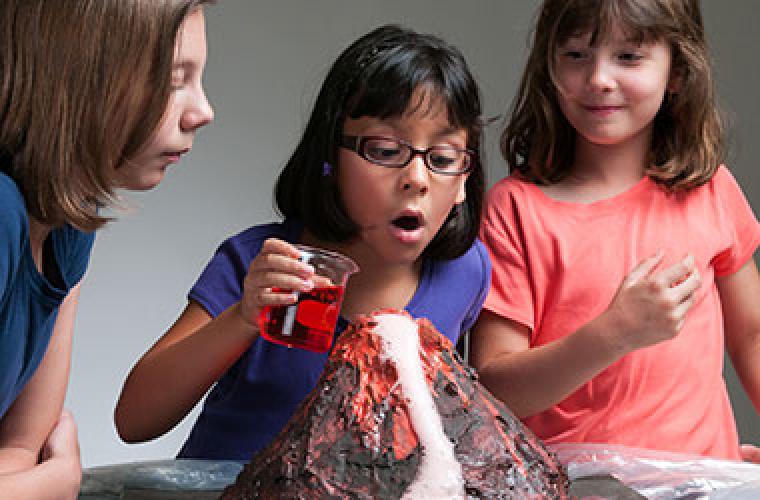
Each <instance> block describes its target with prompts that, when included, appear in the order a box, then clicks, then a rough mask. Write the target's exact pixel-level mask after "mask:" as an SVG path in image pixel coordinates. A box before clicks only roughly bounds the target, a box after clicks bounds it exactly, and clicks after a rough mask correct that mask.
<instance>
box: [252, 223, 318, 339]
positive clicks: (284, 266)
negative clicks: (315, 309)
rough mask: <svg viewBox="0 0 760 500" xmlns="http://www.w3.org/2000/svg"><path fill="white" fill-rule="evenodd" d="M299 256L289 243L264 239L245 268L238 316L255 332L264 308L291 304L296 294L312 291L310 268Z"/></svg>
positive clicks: (311, 268)
mask: <svg viewBox="0 0 760 500" xmlns="http://www.w3.org/2000/svg"><path fill="white" fill-rule="evenodd" d="M299 256H300V253H299V251H298V249H297V248H295V247H294V246H293V245H291V244H290V243H287V242H285V241H282V240H278V239H275V238H269V239H267V240H266V241H265V242H264V244H263V245H262V247H261V251H260V252H259V254H258V255H257V256H256V258H254V259H253V261H251V265H250V266H249V267H248V274H247V275H246V277H245V280H244V281H243V297H242V299H241V300H240V313H241V315H242V317H243V320H244V321H246V322H247V323H249V324H250V325H252V326H253V327H254V328H256V329H257V330H258V327H257V325H256V319H257V318H258V316H259V313H260V312H261V308H262V307H264V306H281V305H290V304H294V303H295V302H296V301H297V300H298V292H308V291H309V290H311V289H312V288H314V282H313V279H314V268H313V267H312V266H311V265H309V264H306V263H303V262H301V261H299V260H298V258H299Z"/></svg>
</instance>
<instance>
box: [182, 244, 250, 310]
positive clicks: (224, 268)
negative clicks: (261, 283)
mask: <svg viewBox="0 0 760 500" xmlns="http://www.w3.org/2000/svg"><path fill="white" fill-rule="evenodd" d="M250 260H251V259H250V258H248V257H247V256H244V255H242V253H241V247H240V245H236V244H234V242H233V241H232V240H227V241H225V242H224V243H222V244H221V245H220V246H219V248H218V249H217V250H216V253H215V254H214V256H213V257H211V260H210V261H209V263H208V264H207V265H206V268H205V269H204V270H203V272H202V273H201V275H200V277H198V280H197V281H196V282H195V285H193V287H192V288H191V289H190V292H189V293H188V296H187V298H188V299H189V300H194V301H196V302H198V303H199V304H200V305H201V306H203V308H204V309H206V311H207V312H208V313H209V314H210V315H211V316H212V317H216V316H218V315H219V314H221V313H222V312H223V311H224V310H225V309H227V308H228V307H229V306H231V305H232V304H234V303H235V302H237V301H239V300H240V298H241V296H242V288H243V279H244V278H245V275H246V272H247V270H248V265H249V263H250Z"/></svg>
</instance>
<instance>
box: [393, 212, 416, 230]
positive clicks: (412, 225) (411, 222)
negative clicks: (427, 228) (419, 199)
mask: <svg viewBox="0 0 760 500" xmlns="http://www.w3.org/2000/svg"><path fill="white" fill-rule="evenodd" d="M391 223H392V224H393V225H394V226H396V227H398V228H401V229H403V230H404V231H414V230H415V229H419V228H420V227H422V220H421V218H420V217H419V216H418V215H402V216H401V217H396V218H395V219H393V220H392V221H391Z"/></svg>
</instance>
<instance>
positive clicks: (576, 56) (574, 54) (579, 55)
mask: <svg viewBox="0 0 760 500" xmlns="http://www.w3.org/2000/svg"><path fill="white" fill-rule="evenodd" d="M562 57H563V58H565V59H568V60H571V61H580V60H582V59H585V58H586V52H584V51H582V50H573V49H565V50H563V51H562Z"/></svg>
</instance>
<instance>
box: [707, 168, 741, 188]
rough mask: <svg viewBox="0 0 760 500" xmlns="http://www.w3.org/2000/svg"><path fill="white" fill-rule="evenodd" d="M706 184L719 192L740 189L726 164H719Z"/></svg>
mask: <svg viewBox="0 0 760 500" xmlns="http://www.w3.org/2000/svg"><path fill="white" fill-rule="evenodd" d="M708 186H711V187H712V188H713V189H714V190H716V191H719V192H725V191H734V192H735V191H741V187H739V183H738V182H737V181H736V178H735V177H734V175H733V174H732V173H731V171H730V170H729V169H728V167H727V166H726V165H720V166H719V167H718V169H717V170H716V171H715V174H713V176H712V178H711V179H710V182H708Z"/></svg>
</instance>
